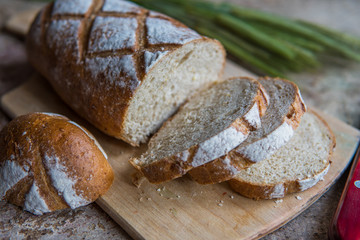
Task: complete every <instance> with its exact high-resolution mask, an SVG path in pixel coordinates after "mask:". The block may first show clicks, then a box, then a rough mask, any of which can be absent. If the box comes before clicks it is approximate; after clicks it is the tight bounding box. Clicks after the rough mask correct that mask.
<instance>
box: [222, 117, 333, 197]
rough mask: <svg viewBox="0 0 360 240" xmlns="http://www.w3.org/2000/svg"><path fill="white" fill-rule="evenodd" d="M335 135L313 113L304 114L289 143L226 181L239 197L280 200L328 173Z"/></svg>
mask: <svg viewBox="0 0 360 240" xmlns="http://www.w3.org/2000/svg"><path fill="white" fill-rule="evenodd" d="M335 144H336V142H335V136H334V134H333V133H332V131H331V129H330V128H329V126H328V125H327V123H326V122H325V121H324V120H323V119H322V118H321V117H320V116H319V115H318V114H316V113H315V112H313V111H311V110H310V111H309V112H308V113H305V115H304V116H303V118H302V121H301V123H300V126H299V128H298V129H297V130H296V131H295V134H294V136H293V137H292V138H291V140H290V141H289V142H288V143H287V144H285V145H284V146H282V147H281V148H280V149H279V150H278V151H276V152H275V153H274V154H273V155H271V156H270V157H268V158H267V159H265V160H263V161H261V162H258V163H256V164H254V165H252V166H251V167H249V168H247V169H244V170H242V171H240V172H239V173H238V174H237V175H236V177H234V178H233V179H232V180H230V181H229V183H230V186H231V188H232V189H234V190H235V191H236V192H238V193H240V194H241V195H243V196H245V197H249V198H254V199H272V198H282V197H284V196H285V195H286V194H289V193H293V192H300V191H304V190H306V189H308V188H310V187H312V186H314V185H315V184H316V183H317V182H318V181H320V180H321V179H322V178H323V177H324V176H325V174H326V173H327V172H328V170H329V167H330V163H331V156H332V153H333V149H334V147H335Z"/></svg>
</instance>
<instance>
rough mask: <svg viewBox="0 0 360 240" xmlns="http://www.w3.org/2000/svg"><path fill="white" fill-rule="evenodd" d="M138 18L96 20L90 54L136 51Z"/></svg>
mask: <svg viewBox="0 0 360 240" xmlns="http://www.w3.org/2000/svg"><path fill="white" fill-rule="evenodd" d="M137 27H138V24H137V20H136V18H120V17H101V16H98V17H96V18H95V21H94V24H93V27H92V31H91V33H90V40H89V52H90V53H91V52H99V51H110V50H111V51H115V50H118V49H134V48H135V42H136V29H137Z"/></svg>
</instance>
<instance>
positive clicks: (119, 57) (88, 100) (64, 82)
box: [27, 0, 225, 146]
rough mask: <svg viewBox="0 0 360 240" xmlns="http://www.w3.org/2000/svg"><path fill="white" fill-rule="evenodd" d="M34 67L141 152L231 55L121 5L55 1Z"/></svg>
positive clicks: (44, 18) (31, 54)
mask: <svg viewBox="0 0 360 240" xmlns="http://www.w3.org/2000/svg"><path fill="white" fill-rule="evenodd" d="M27 53H28V58H29V60H30V62H31V63H32V65H33V66H34V67H35V68H36V69H37V70H38V71H39V72H40V73H41V74H42V75H43V76H45V77H46V78H47V79H48V80H49V82H50V83H51V85H52V86H53V88H54V89H55V91H56V92H57V93H58V94H59V96H60V97H61V98H62V99H63V100H64V101H65V102H66V103H67V104H68V105H69V106H70V107H71V108H73V109H74V110H75V111H76V112H77V113H79V114H80V115H81V116H82V117H84V118H85V119H87V120H88V121H89V122H91V123H92V124H94V125H95V126H96V127H97V128H99V129H100V130H102V131H103V132H104V133H106V134H108V135H111V136H114V137H116V138H120V139H123V140H124V141H126V142H128V143H130V144H132V145H134V146H138V145H139V144H140V143H144V142H146V141H147V139H148V136H149V135H151V134H153V133H154V132H155V131H156V130H157V129H158V128H159V127H160V126H161V124H162V123H163V122H164V121H165V120H166V119H167V118H169V117H170V116H171V115H172V114H173V113H174V112H175V111H176V110H177V109H178V107H179V106H180V105H181V104H182V103H184V101H185V99H187V98H188V97H189V96H190V95H192V94H193V93H194V92H195V91H196V90H198V89H200V88H205V87H206V86H207V85H209V84H210V83H212V82H214V81H216V80H219V79H221V77H222V72H223V67H224V63H225V51H224V48H223V47H222V45H221V44H220V43H219V42H218V41H216V40H212V39H209V38H206V37H202V36H200V35H199V34H198V33H196V32H195V31H193V30H190V29H189V28H187V27H186V26H184V25H183V24H181V23H180V22H178V21H176V20H174V19H172V18H170V17H167V16H165V15H163V14H160V13H157V12H153V11H148V10H146V9H144V8H141V7H139V6H137V5H136V4H134V3H131V2H127V1H122V0H56V1H55V2H54V3H51V4H49V5H47V6H46V7H45V8H44V9H42V11H41V12H40V13H39V14H38V16H37V17H36V19H35V20H34V22H33V24H32V26H31V29H30V31H29V33H28V36H27Z"/></svg>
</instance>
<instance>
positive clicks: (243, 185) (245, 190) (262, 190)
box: [228, 109, 336, 200]
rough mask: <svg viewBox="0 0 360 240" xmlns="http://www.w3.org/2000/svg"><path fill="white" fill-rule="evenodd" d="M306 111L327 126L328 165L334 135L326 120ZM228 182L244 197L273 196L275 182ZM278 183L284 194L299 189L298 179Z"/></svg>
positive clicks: (334, 143) (331, 153) (333, 145)
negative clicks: (281, 185)
mask: <svg viewBox="0 0 360 240" xmlns="http://www.w3.org/2000/svg"><path fill="white" fill-rule="evenodd" d="M308 113H311V114H313V115H315V116H316V117H317V118H318V119H319V120H320V121H321V122H322V123H323V124H324V126H325V127H326V128H327V130H328V133H329V135H330V138H331V142H330V151H329V155H328V158H327V162H328V164H327V166H329V165H330V164H331V157H332V155H333V151H334V148H335V146H336V139H335V135H334V133H333V132H332V130H331V128H330V127H329V125H328V124H327V122H326V121H325V120H324V119H323V118H322V117H321V116H320V115H319V114H318V113H316V112H315V111H313V110H311V109H309V110H308ZM327 166H326V167H327ZM324 170H325V169H323V170H322V171H324ZM322 171H321V172H322ZM321 172H319V173H317V174H320V173H321ZM228 183H229V184H230V187H231V188H232V189H233V190H234V191H236V192H238V193H239V194H241V195H243V196H244V197H248V198H252V199H257V200H258V199H272V198H274V197H272V196H271V195H272V193H274V190H275V185H276V184H262V185H259V184H255V183H250V182H244V181H240V180H239V179H231V180H230V181H228ZM278 184H283V186H284V196H285V195H287V194H290V193H295V192H300V191H301V188H300V183H299V181H298V180H292V181H287V182H283V183H278ZM284 196H283V197H284Z"/></svg>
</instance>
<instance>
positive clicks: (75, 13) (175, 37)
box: [45, 0, 201, 81]
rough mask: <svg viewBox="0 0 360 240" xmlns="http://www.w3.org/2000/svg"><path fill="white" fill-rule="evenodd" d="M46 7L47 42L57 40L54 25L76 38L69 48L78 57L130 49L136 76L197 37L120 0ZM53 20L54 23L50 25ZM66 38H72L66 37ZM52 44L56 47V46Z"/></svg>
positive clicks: (63, 1)
mask: <svg viewBox="0 0 360 240" xmlns="http://www.w3.org/2000/svg"><path fill="white" fill-rule="evenodd" d="M77 2H79V3H77ZM122 7H123V8H122ZM49 12H50V13H49V15H48V16H47V17H46V18H47V19H46V20H45V22H47V24H46V25H47V29H46V34H45V35H47V36H48V35H51V34H52V35H53V36H54V37H53V38H51V36H48V37H47V39H46V43H47V45H48V46H50V47H51V45H52V44H53V45H54V42H55V43H56V41H58V39H56V34H57V33H55V34H54V33H53V32H54V31H55V32H56V31H57V32H61V33H62V35H61V36H62V39H63V40H64V38H65V40H64V41H65V42H66V41H69V42H70V43H72V44H74V42H76V47H74V48H75V50H76V51H74V52H75V53H74V54H76V55H77V61H78V63H84V62H86V61H87V60H91V59H98V58H109V57H114V58H116V57H121V56H125V55H130V56H131V59H132V62H133V66H134V68H135V69H134V71H135V74H133V75H136V78H137V79H138V80H140V81H141V79H142V78H143V77H144V75H145V74H146V72H147V71H148V70H149V69H150V67H151V66H152V65H153V63H154V62H156V61H157V60H158V59H159V58H161V56H163V55H165V54H166V53H167V52H168V51H173V50H175V49H176V48H178V47H180V46H181V45H182V44H184V43H186V42H189V41H191V40H194V39H199V38H201V36H200V35H198V34H197V33H196V32H194V31H192V30H189V29H188V28H186V26H184V25H182V24H181V23H179V22H176V21H174V20H172V19H171V18H169V17H167V16H165V15H162V14H159V13H156V12H153V11H149V10H146V9H144V8H141V7H139V6H137V5H136V4H133V3H131V2H127V1H122V0H92V1H90V0H77V1H76V0H75V1H74V0H72V1H71V0H58V1H55V3H54V4H53V7H52V10H51V11H49ZM55 22H56V23H57V24H58V26H56V27H53V26H51V24H53V25H55ZM61 23H63V25H61ZM53 28H54V29H55V30H54V29H53ZM71 34H73V35H72V36H71ZM74 35H75V36H74ZM63 36H65V37H63ZM71 38H75V39H76V40H74V41H73V42H71ZM68 39H70V40H68ZM55 45H56V44H55ZM64 45H65V44H64ZM68 45H71V44H68ZM64 47H68V46H64ZM55 49H57V51H60V50H59V49H60V48H59V47H58V46H57V47H55ZM59 54H60V53H59ZM106 64H109V62H107V63H106Z"/></svg>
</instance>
